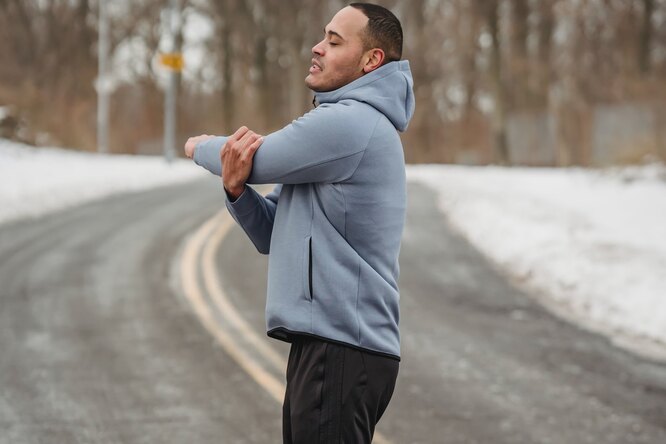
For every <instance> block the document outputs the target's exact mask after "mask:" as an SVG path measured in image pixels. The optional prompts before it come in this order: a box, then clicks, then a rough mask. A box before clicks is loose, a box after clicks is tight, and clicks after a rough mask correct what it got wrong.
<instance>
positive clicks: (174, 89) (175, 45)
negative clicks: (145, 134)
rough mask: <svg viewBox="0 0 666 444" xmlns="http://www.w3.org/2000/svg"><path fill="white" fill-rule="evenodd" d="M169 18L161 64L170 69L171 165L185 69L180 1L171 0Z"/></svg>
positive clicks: (167, 138) (167, 148) (167, 133)
mask: <svg viewBox="0 0 666 444" xmlns="http://www.w3.org/2000/svg"><path fill="white" fill-rule="evenodd" d="M167 17H168V18H167V26H166V27H167V33H168V36H167V37H168V38H167V46H168V52H167V53H164V54H162V55H161V62H162V65H164V66H165V67H167V68H168V69H169V83H168V86H167V90H166V97H165V103H164V158H165V159H166V161H167V162H169V163H170V162H172V161H173V158H174V157H175V153H176V125H177V123H176V104H177V93H178V80H179V76H180V71H181V70H182V68H183V56H182V54H181V53H180V32H181V31H180V27H181V17H180V5H179V1H178V0H171V7H170V11H169V13H168V14H167Z"/></svg>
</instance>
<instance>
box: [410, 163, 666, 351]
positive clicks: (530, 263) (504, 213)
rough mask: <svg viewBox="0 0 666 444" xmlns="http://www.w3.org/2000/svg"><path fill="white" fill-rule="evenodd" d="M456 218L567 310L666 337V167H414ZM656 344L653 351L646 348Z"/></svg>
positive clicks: (554, 305)
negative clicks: (598, 168) (605, 168)
mask: <svg viewBox="0 0 666 444" xmlns="http://www.w3.org/2000/svg"><path fill="white" fill-rule="evenodd" d="M408 178H409V179H410V180H415V181H419V182H422V183H424V184H426V185H428V186H430V187H432V188H434V189H435V190H436V191H437V192H438V195H439V206H440V208H441V210H442V211H443V212H444V214H445V215H446V217H447V219H448V220H449V222H450V224H451V225H452V226H453V227H454V228H456V229H457V230H458V231H459V232H460V233H462V234H463V235H464V236H465V237H466V238H467V239H468V240H469V241H470V242H471V243H472V244H473V245H474V246H476V247H477V248H478V249H479V250H481V251H482V252H483V253H484V254H485V255H486V256H488V257H489V258H490V259H491V260H492V261H493V262H495V263H496V264H498V265H499V266H500V267H501V268H502V269H504V270H506V272H507V273H508V274H510V275H511V276H513V277H514V278H515V279H516V280H517V281H518V282H520V283H522V284H524V285H525V286H526V287H527V288H528V289H529V290H530V293H532V294H534V295H535V296H537V297H538V298H540V299H541V300H542V302H544V303H545V305H547V306H548V307H550V308H551V309H554V310H555V311H556V312H558V313H559V314H564V315H566V316H567V317H568V318H572V317H573V319H574V320H577V321H579V322H581V323H583V324H584V325H585V326H587V327H589V328H592V329H594V330H597V331H601V332H604V333H606V334H609V335H610V336H611V337H612V338H613V339H615V340H616V342H620V343H621V345H629V346H631V347H632V348H634V349H636V347H640V348H642V350H639V351H643V352H646V353H650V354H653V355H654V354H655V353H657V352H658V353H659V354H661V353H662V352H663V350H664V348H663V346H664V345H666V168H664V166H663V165H650V166H645V167H632V168H623V169H614V170H596V171H595V170H584V169H545V168H501V167H462V166H443V165H424V166H412V167H410V168H408ZM648 348H649V349H648Z"/></svg>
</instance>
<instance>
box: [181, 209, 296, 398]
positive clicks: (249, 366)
mask: <svg viewBox="0 0 666 444" xmlns="http://www.w3.org/2000/svg"><path fill="white" fill-rule="evenodd" d="M218 221H219V216H215V217H213V218H211V219H209V220H208V221H207V222H206V223H205V224H204V225H202V226H201V228H199V229H198V230H197V232H196V233H195V234H194V236H192V238H191V239H190V240H189V241H188V242H187V244H186V246H185V250H184V251H183V257H182V262H181V279H182V284H183V290H184V292H185V296H186V297H187V299H188V300H189V302H190V304H191V305H192V308H193V309H194V312H195V313H196V315H197V316H198V317H199V319H200V320H201V322H202V323H203V325H204V327H206V330H208V331H209V332H210V333H211V334H212V335H213V336H214V337H215V339H217V341H218V342H219V343H220V345H222V347H224V349H225V351H226V352H227V353H228V354H229V356H231V358H232V359H233V360H234V361H236V363H237V364H238V365H239V366H240V367H241V368H242V369H243V370H244V371H245V372H246V373H247V374H249V375H250V376H251V377H252V379H254V380H255V381H256V382H257V383H258V384H259V385H260V386H261V387H263V388H264V389H265V390H266V391H267V392H268V394H269V395H271V396H272V397H273V399H275V400H276V401H277V402H279V403H281V402H282V401H283V400H284V391H285V386H284V384H282V383H281V382H280V381H278V380H277V378H275V377H274V376H273V375H271V374H270V373H269V372H267V371H266V370H265V369H264V368H263V367H262V366H260V365H259V364H258V363H257V362H256V361H255V360H254V359H252V357H251V356H250V355H249V354H248V353H246V352H245V351H244V350H243V349H242V348H239V347H238V346H237V345H236V343H235V341H234V340H233V338H232V337H231V336H230V335H229V334H227V333H226V332H225V331H224V330H223V329H222V328H221V327H220V326H219V325H218V324H217V322H215V318H214V316H213V313H212V312H211V310H210V308H209V307H208V305H207V304H206V302H205V300H204V297H203V295H202V293H201V289H200V288H199V283H198V280H197V265H198V261H197V256H198V252H199V251H200V250H201V247H202V245H203V244H204V242H205V241H206V238H207V237H209V236H210V233H211V232H212V231H213V229H214V228H215V224H216V223H218Z"/></svg>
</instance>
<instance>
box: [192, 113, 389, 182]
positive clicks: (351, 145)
mask: <svg viewBox="0 0 666 444" xmlns="http://www.w3.org/2000/svg"><path fill="white" fill-rule="evenodd" d="M355 103H356V106H363V105H360V104H358V102H355ZM352 108H353V105H350V104H348V103H345V102H338V103H335V104H323V105H320V106H319V107H317V108H315V109H314V110H312V111H310V112H309V113H307V114H305V115H304V116H302V117H300V118H298V119H297V120H294V121H293V122H292V123H290V124H289V125H287V126H285V127H284V128H282V129H281V130H279V131H276V132H274V133H272V134H269V135H268V136H265V137H264V143H263V144H262V145H261V147H259V149H258V150H257V152H256V153H255V155H254V162H253V166H252V172H251V174H250V177H249V178H248V180H247V183H250V184H265V183H280V184H300V183H314V182H328V183H332V182H340V181H343V180H345V179H348V178H349V177H350V176H351V175H352V174H353V173H354V171H355V170H356V167H357V166H358V164H359V162H360V161H361V158H362V157H363V153H364V151H365V148H366V147H367V145H368V142H369V140H370V137H371V135H372V133H373V131H374V128H375V126H376V125H377V123H378V121H379V117H377V118H375V119H372V121H369V120H370V119H368V115H367V114H365V118H359V114H358V113H355V112H354V110H353V109H352ZM226 140H227V137H215V138H213V139H209V140H207V141H205V142H202V143H200V144H199V145H197V148H196V150H195V154H194V161H195V162H196V163H197V164H198V165H201V166H203V167H204V168H206V169H207V170H209V171H210V172H212V173H213V174H217V175H222V174H223V172H222V166H221V162H220V149H221V148H222V146H223V145H224V143H225V142H226Z"/></svg>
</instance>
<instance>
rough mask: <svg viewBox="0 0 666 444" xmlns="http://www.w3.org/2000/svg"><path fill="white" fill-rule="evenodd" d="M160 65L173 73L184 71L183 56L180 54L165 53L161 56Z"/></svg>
mask: <svg viewBox="0 0 666 444" xmlns="http://www.w3.org/2000/svg"><path fill="white" fill-rule="evenodd" d="M160 63H161V64H162V65H163V66H165V67H166V68H168V69H171V70H173V71H182V70H183V54H182V53H180V52H165V53H161V54H160Z"/></svg>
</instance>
